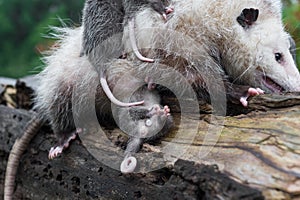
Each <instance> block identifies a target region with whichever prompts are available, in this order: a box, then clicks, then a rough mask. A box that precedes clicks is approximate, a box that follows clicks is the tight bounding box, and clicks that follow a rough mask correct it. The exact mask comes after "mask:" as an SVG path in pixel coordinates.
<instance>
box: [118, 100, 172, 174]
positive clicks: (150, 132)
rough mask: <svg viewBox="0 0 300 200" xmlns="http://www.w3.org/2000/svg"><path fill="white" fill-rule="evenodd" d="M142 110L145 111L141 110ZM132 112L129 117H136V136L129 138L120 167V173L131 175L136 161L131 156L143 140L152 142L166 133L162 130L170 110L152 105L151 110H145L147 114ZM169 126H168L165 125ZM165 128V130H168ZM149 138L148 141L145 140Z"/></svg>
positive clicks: (138, 148) (166, 107)
mask: <svg viewBox="0 0 300 200" xmlns="http://www.w3.org/2000/svg"><path fill="white" fill-rule="evenodd" d="M141 110H144V111H145V109H141ZM144 111H138V110H134V111H133V112H132V113H131V115H135V116H133V117H136V115H138V117H139V119H141V120H139V121H138V123H137V127H136V128H137V129H136V130H137V136H136V137H131V138H130V139H129V141H128V144H127V147H126V150H125V158H124V160H123V161H122V163H121V165H120V170H121V172H122V173H132V172H133V171H134V170H135V168H136V165H137V160H136V158H135V157H133V156H132V154H134V153H136V152H138V151H139V150H140V148H141V146H142V144H143V142H144V140H148V141H149V140H154V139H156V138H158V137H161V136H162V135H163V134H165V133H166V132H167V131H166V130H162V128H163V127H165V126H166V125H165V124H166V122H167V119H168V117H170V109H169V107H168V106H164V107H163V108H161V107H160V105H154V106H153V107H152V108H151V109H147V111H148V112H144ZM167 126H169V124H167ZM168 128H169V127H167V128H166V129H168ZM147 137H149V139H146V138H147Z"/></svg>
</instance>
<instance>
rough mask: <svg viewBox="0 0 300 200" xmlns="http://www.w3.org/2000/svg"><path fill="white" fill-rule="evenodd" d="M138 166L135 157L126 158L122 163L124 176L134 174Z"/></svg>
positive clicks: (121, 167)
mask: <svg viewBox="0 0 300 200" xmlns="http://www.w3.org/2000/svg"><path fill="white" fill-rule="evenodd" d="M136 165H137V160H136V158H135V157H133V156H130V157H127V158H125V159H124V160H123V161H122V163H121V166H120V170H121V172H122V173H124V174H128V173H132V172H133V171H134V170H135V168H136Z"/></svg>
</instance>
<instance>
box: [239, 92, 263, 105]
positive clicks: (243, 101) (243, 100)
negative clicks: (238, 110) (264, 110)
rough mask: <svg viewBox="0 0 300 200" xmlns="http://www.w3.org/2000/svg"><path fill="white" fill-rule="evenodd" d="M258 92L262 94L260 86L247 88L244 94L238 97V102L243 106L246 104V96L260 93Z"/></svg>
mask: <svg viewBox="0 0 300 200" xmlns="http://www.w3.org/2000/svg"><path fill="white" fill-rule="evenodd" d="M260 94H264V91H263V90H262V89H260V88H249V89H248V92H247V94H246V95H245V96H242V97H241V98H240V102H241V104H242V105H243V106H244V107H247V106H248V101H247V100H248V98H249V97H251V96H256V95H260Z"/></svg>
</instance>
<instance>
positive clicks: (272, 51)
mask: <svg viewBox="0 0 300 200" xmlns="http://www.w3.org/2000/svg"><path fill="white" fill-rule="evenodd" d="M274 10H276V9H274V8H272V7H271V8H270V7H269V8H266V7H264V8H262V9H261V10H260V9H259V8H244V9H243V10H242V11H241V14H240V15H239V16H237V18H236V23H237V24H238V25H237V29H238V34H237V38H238V39H237V40H238V41H239V43H240V44H239V47H240V48H241V51H244V53H243V55H247V56H245V58H244V59H243V60H244V63H243V64H242V66H241V67H242V68H241V71H239V70H237V71H239V72H238V73H239V75H238V76H236V80H237V79H241V80H242V81H241V82H244V83H247V84H250V85H251V86H255V87H260V88H261V89H263V90H265V91H267V92H277V93H278V92H282V91H300V74H299V71H298V69H297V67H296V62H295V61H294V59H293V55H292V52H291V50H293V48H295V47H294V45H293V42H292V41H293V40H292V39H291V37H290V35H289V34H288V33H286V32H285V31H284V28H283V24H282V22H281V14H279V13H280V12H275V11H274ZM225 68H226V67H225ZM243 79H244V80H243Z"/></svg>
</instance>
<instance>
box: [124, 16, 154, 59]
mask: <svg viewBox="0 0 300 200" xmlns="http://www.w3.org/2000/svg"><path fill="white" fill-rule="evenodd" d="M134 23H135V20H134V18H132V19H131V20H129V22H128V27H129V39H130V44H131V48H132V50H133V53H134V54H135V56H136V57H137V58H138V59H140V60H141V61H144V62H149V63H153V62H154V60H153V59H151V58H146V57H144V56H143V55H142V54H141V53H140V52H139V49H138V47H137V44H136V37H135V33H134Z"/></svg>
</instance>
